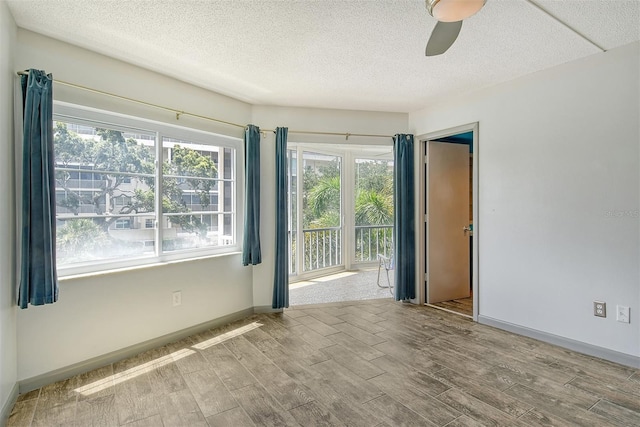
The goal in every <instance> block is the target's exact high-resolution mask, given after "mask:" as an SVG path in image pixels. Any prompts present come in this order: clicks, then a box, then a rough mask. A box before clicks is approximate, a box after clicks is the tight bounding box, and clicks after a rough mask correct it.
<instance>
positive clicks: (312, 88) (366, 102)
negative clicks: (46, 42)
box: [7, 0, 640, 112]
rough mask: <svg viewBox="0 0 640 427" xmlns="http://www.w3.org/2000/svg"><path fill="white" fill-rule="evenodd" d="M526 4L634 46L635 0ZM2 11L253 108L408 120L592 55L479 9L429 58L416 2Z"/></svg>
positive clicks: (516, 10)
mask: <svg viewBox="0 0 640 427" xmlns="http://www.w3.org/2000/svg"><path fill="white" fill-rule="evenodd" d="M535 1H536V2H537V3H538V4H540V5H541V6H542V7H544V8H545V9H547V10H549V11H551V12H552V13H554V14H555V15H556V16H557V17H558V18H559V19H561V20H562V21H565V22H567V23H569V24H571V25H572V26H573V27H574V28H576V29H577V30H578V31H580V32H581V33H583V34H584V35H586V36H587V37H589V38H591V39H592V40H593V41H595V42H596V43H597V44H598V45H601V46H603V47H604V48H605V49H611V48H614V47H617V46H622V45H624V44H627V43H630V42H633V41H636V40H640V0H535ZM7 3H8V5H9V8H10V10H11V11H12V13H13V15H14V17H15V20H16V22H17V24H18V25H19V26H20V27H23V28H26V29H29V30H32V31H35V32H39V33H42V34H45V35H47V36H51V37H53V38H57V39H60V40H63V41H66V42H69V43H72V44H75V45H78V46H81V47H84V48H87V49H91V50H94V51H97V52H100V53H103V54H105V55H108V56H111V57H114V58H118V59H120V60H123V61H126V62H130V63H133V64H137V65H139V66H142V67H145V68H148V69H151V70H155V71H158V72H160V73H163V74H166V75H169V76H172V77H175V78H178V79H181V80H184V81H186V82H189V83H193V84H196V85H198V86H201V87H204V88H207V89H211V90H213V91H216V92H219V93H222V94H225V95H229V96H233V97H235V98H238V99H241V100H244V101H247V102H251V103H253V104H270V105H283V106H304V107H321V108H342V109H357V110H376V111H396V112H411V111H415V110H418V109H420V108H423V107H425V106H428V105H430V104H432V103H435V102H437V101H439V100H442V99H443V98H445V97H448V96H452V95H456V94H462V93H466V92H469V91H473V90H476V89H479V88H482V87H486V86H490V85H494V84H497V83H500V82H504V81H508V80H511V79H514V78H516V77H519V76H522V75H526V74H529V73H533V72H536V71H539V70H542V69H545V68H548V67H552V66H554V65H558V64H561V63H564V62H568V61H572V60H575V59H578V58H581V57H584V56H588V55H592V54H596V53H598V52H600V50H598V48H596V47H595V46H593V45H592V44H590V43H589V42H587V41H585V40H583V39H582V38H581V37H579V36H578V35H576V34H575V33H573V32H572V31H570V30H568V29H567V28H565V27H564V26H563V25H561V24H560V23H558V22H557V21H555V20H554V19H552V18H550V17H549V16H547V15H545V14H544V13H543V12H541V11H540V10H539V9H537V8H535V7H534V6H532V5H531V4H529V3H528V2H527V1H526V0H488V1H487V4H486V6H485V7H484V8H483V9H482V10H481V11H480V12H479V13H477V14H476V15H474V16H472V17H471V18H469V19H467V20H466V21H465V22H464V25H463V27H462V31H461V33H460V36H459V38H458V40H457V41H456V43H455V44H454V45H453V47H452V48H451V49H450V50H449V51H448V52H446V53H445V54H444V55H441V56H438V57H430V58H427V57H425V56H424V49H425V45H426V41H427V39H428V37H429V34H430V33H431V30H432V29H433V27H434V25H435V21H434V20H433V18H431V16H429V14H428V13H427V12H426V9H425V6H424V1H423V0H395V1H394V0H369V1H365V0H360V1H356V0H342V1H340V0H297V1H296V0H280V1H272V0H253V1H247V0H245V1H242V0H233V1H231V0H230V1H214V0H81V1H78V0H29V1H19V0H8V1H7ZM50 71H52V72H55V70H50Z"/></svg>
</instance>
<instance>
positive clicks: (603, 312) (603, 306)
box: [593, 301, 607, 317]
mask: <svg viewBox="0 0 640 427" xmlns="http://www.w3.org/2000/svg"><path fill="white" fill-rule="evenodd" d="M593 315H594V316H596V317H607V303H606V302H600V301H594V302H593Z"/></svg>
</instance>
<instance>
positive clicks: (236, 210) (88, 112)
mask: <svg viewBox="0 0 640 427" xmlns="http://www.w3.org/2000/svg"><path fill="white" fill-rule="evenodd" d="M53 120H54V122H55V121H62V122H65V121H68V122H72V123H75V124H80V125H86V126H93V127H100V126H103V127H109V128H113V129H116V130H124V131H133V132H142V133H147V134H148V133H150V134H155V157H156V169H155V180H156V183H157V184H156V197H155V199H156V202H155V203H156V206H155V213H154V215H155V218H154V221H156V223H161V222H160V221H162V176H161V168H160V165H161V164H162V161H163V159H162V156H163V150H162V138H163V137H166V138H174V139H178V140H183V141H188V142H192V143H195V144H201V145H210V146H215V147H220V148H230V149H233V150H234V157H235V158H234V163H233V167H234V168H233V176H232V178H231V179H232V181H233V183H234V185H233V190H232V210H231V211H229V212H227V211H220V212H221V214H223V212H224V214H232V218H233V225H232V227H233V230H234V232H235V237H236V239H235V242H234V243H233V244H231V245H225V246H213V247H205V248H194V249H183V250H175V251H171V252H169V253H163V252H162V248H161V246H162V245H161V244H156V245H155V254H153V255H140V256H139V257H135V258H132V259H126V260H104V261H97V262H83V263H76V264H73V265H70V266H59V267H58V269H57V270H58V276H59V277H65V276H73V275H78V274H91V273H95V274H102V273H105V272H108V271H110V270H118V269H122V268H134V267H142V266H149V265H153V264H162V263H166V262H171V261H178V260H190V259H200V258H203V257H207V256H215V255H224V254H231V253H237V252H238V251H240V250H241V245H242V240H243V236H242V231H243V227H242V220H243V208H244V207H243V205H244V203H243V201H244V185H243V181H244V176H243V170H244V166H243V165H244V161H243V158H244V153H243V142H242V140H241V139H240V138H237V137H232V136H227V135H220V134H216V133H212V132H207V131H204V130H200V129H194V128H187V127H183V126H178V125H174V124H168V123H162V122H158V121H153V120H148V119H143V118H138V117H133V116H129V115H125V114H120V113H115V112H109V111H104V110H99V109H95V108H91V107H85V106H79V105H75V104H70V103H66V102H60V101H54V105H53ZM155 242H162V227H155Z"/></svg>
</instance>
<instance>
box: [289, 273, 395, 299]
mask: <svg viewBox="0 0 640 427" xmlns="http://www.w3.org/2000/svg"><path fill="white" fill-rule="evenodd" d="M390 277H391V283H393V272H390ZM377 279H378V267H375V268H371V269H367V270H359V271H344V272H340V273H335V274H331V275H329V276H323V277H318V278H315V279H311V280H305V281H301V282H297V283H292V284H290V285H289V304H290V305H292V306H294V305H304V304H320V303H327V302H340V301H360V300H368V299H380V298H392V295H391V293H390V292H389V289H387V288H380V287H378V285H377V284H376V282H377ZM380 283H381V284H386V283H387V278H386V277H385V271H384V269H383V270H382V271H381V272H380Z"/></svg>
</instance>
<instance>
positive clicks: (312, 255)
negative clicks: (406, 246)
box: [289, 225, 393, 274]
mask: <svg viewBox="0 0 640 427" xmlns="http://www.w3.org/2000/svg"><path fill="white" fill-rule="evenodd" d="M302 232H303V236H304V251H303V255H302V258H303V268H302V271H301V272H307V271H313V270H319V269H321V268H328V267H333V266H337V265H341V264H342V263H343V259H342V229H341V227H326V228H310V229H304V230H302ZM296 246H297V245H296V239H295V236H294V235H292V233H291V232H289V255H290V259H289V274H298V273H299V272H298V271H296V268H295V266H296V255H295V254H296V252H295V251H296ZM392 251H393V226H392V225H359V226H356V227H355V259H354V261H355V262H376V261H377V260H378V254H381V255H384V256H390V255H391V253H392Z"/></svg>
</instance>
